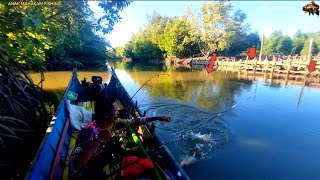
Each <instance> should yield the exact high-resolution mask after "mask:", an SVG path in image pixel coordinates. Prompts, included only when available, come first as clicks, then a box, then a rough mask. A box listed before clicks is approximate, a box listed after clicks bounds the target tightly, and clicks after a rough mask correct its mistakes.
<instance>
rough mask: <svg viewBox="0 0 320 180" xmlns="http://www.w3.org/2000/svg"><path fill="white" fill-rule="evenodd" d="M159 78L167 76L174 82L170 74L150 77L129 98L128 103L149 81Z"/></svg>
mask: <svg viewBox="0 0 320 180" xmlns="http://www.w3.org/2000/svg"><path fill="white" fill-rule="evenodd" d="M160 76H168V77H171V78H173V79H174V80H176V79H175V78H174V77H173V76H171V75H170V74H157V75H155V76H152V77H151V78H150V79H148V80H147V81H146V82H145V83H143V84H142V85H141V86H140V88H139V89H138V90H137V91H136V92H135V93H134V94H133V95H132V97H131V98H130V100H129V101H131V99H132V98H134V96H135V95H136V94H137V93H138V92H139V91H140V90H141V89H142V88H143V87H144V86H145V85H147V84H148V82H149V81H151V80H152V79H154V78H156V77H158V78H159V77H160Z"/></svg>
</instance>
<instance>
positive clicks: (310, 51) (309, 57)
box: [308, 38, 313, 64]
mask: <svg viewBox="0 0 320 180" xmlns="http://www.w3.org/2000/svg"><path fill="white" fill-rule="evenodd" d="M312 41H313V38H311V39H310V45H309V53H308V64H310V61H311V56H312Z"/></svg>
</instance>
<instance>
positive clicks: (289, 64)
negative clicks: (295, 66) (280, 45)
mask: <svg viewBox="0 0 320 180" xmlns="http://www.w3.org/2000/svg"><path fill="white" fill-rule="evenodd" d="M287 62H288V67H287V68H288V69H287V74H289V73H290V69H291V59H289V58H288V59H287Z"/></svg>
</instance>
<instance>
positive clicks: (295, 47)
mask: <svg viewBox="0 0 320 180" xmlns="http://www.w3.org/2000/svg"><path fill="white" fill-rule="evenodd" d="M306 38H307V36H306V34H304V33H303V32H302V31H301V30H298V31H297V32H296V33H295V34H294V35H293V39H292V51H291V53H293V54H300V52H301V50H302V48H303V46H304V43H305V41H306Z"/></svg>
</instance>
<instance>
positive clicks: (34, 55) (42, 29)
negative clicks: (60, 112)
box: [0, 1, 130, 65]
mask: <svg viewBox="0 0 320 180" xmlns="http://www.w3.org/2000/svg"><path fill="white" fill-rule="evenodd" d="M8 2H9V1H2V2H1V3H0V11H1V14H0V27H1V28H0V53H1V54H2V55H4V54H5V52H7V53H8V54H10V56H11V57H12V59H15V60H17V61H19V62H21V63H28V64H38V65H43V61H45V57H46V56H45V52H46V51H47V50H48V49H50V48H52V47H54V46H59V45H61V44H68V45H70V46H71V47H75V46H78V47H81V46H82V42H81V41H80V38H79V31H80V29H81V28H82V27H83V25H85V24H86V22H87V21H89V20H88V19H90V21H89V23H91V24H92V25H93V26H92V28H93V29H94V30H95V31H96V32H101V33H108V32H110V31H111V30H112V26H113V25H114V23H116V22H117V21H119V19H120V16H119V14H118V12H119V11H120V10H122V9H123V8H125V7H127V6H128V5H129V4H130V2H129V1H108V2H99V6H100V7H101V8H103V10H104V11H103V15H102V17H100V18H99V19H98V21H96V20H95V18H94V16H93V12H92V10H91V9H90V6H89V4H88V3H87V2H86V1H63V2H61V3H62V4H61V6H50V7H43V6H41V7H40V6H9V5H8ZM104 23H107V26H105V24H104ZM61 53H62V54H63V53H65V52H63V51H62V52H61Z"/></svg>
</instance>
